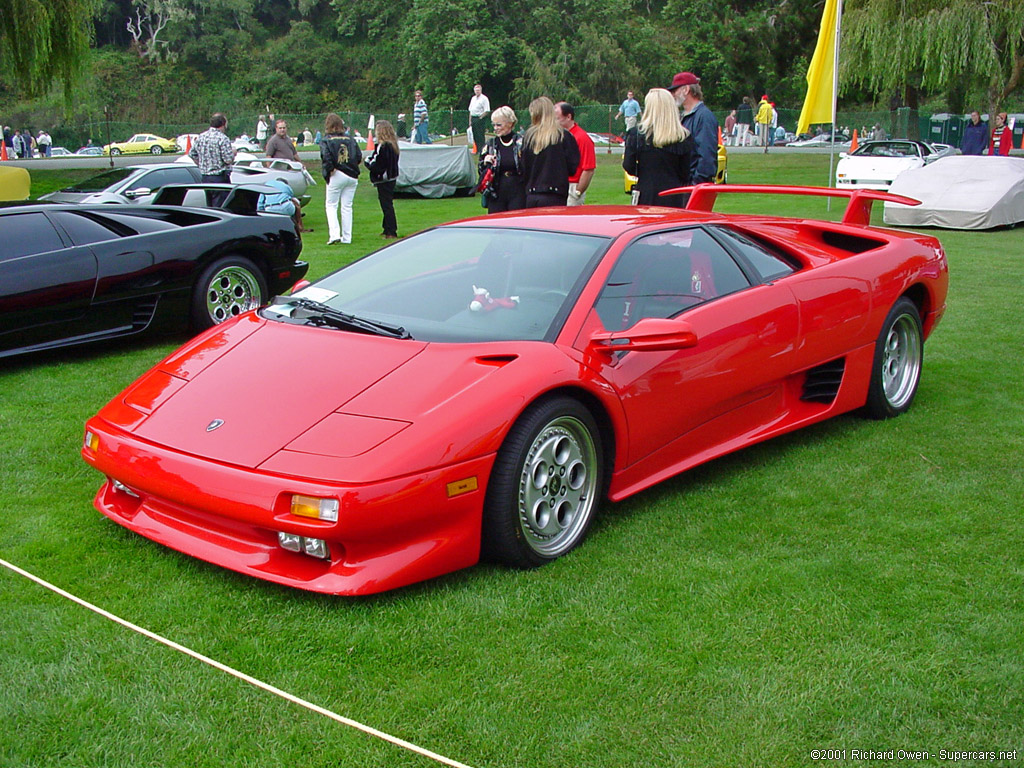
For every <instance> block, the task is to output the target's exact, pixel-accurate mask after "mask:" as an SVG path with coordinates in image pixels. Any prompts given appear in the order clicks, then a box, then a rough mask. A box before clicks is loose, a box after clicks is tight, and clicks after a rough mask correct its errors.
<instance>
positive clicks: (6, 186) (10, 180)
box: [0, 165, 32, 202]
mask: <svg viewBox="0 0 1024 768" xmlns="http://www.w3.org/2000/svg"><path fill="white" fill-rule="evenodd" d="M31 188H32V179H31V178H30V177H29V175H28V171H26V170H25V169H24V168H18V167H17V166H13V165H12V166H0V201H4V202H7V201H9V200H28V191H29V189H31Z"/></svg>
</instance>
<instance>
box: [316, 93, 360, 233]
mask: <svg viewBox="0 0 1024 768" xmlns="http://www.w3.org/2000/svg"><path fill="white" fill-rule="evenodd" d="M324 128H325V129H326V132H327V135H326V136H324V137H323V139H321V141H320V163H321V165H322V168H321V175H322V176H323V177H324V181H326V182H327V231H328V235H327V244H328V245H336V244H338V243H351V242H352V200H353V198H355V196H356V187H357V186H359V163H360V162H362V159H363V155H362V152H361V151H360V149H359V145H358V144H356V143H355V141H354V140H353V139H352V138H351V137H350V136H347V135H346V132H345V123H344V121H343V120H342V119H341V118H340V117H339V116H338V115H337V114H336V113H334V112H332V113H331V114H329V115H328V116H327V120H326V121H325V125H324ZM339 203H340V204H341V222H340V223H339V222H338V204H339Z"/></svg>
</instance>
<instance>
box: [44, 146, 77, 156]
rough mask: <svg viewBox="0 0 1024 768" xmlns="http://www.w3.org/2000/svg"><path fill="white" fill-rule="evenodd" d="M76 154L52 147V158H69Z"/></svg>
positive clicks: (68, 150)
mask: <svg viewBox="0 0 1024 768" xmlns="http://www.w3.org/2000/svg"><path fill="white" fill-rule="evenodd" d="M74 154H75V153H74V152H72V151H71V150H70V149H68V148H66V147H50V157H69V156H72V155H74Z"/></svg>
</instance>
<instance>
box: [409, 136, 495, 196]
mask: <svg viewBox="0 0 1024 768" xmlns="http://www.w3.org/2000/svg"><path fill="white" fill-rule="evenodd" d="M398 146H399V149H400V150H401V154H400V155H399V158H398V182H397V183H396V184H395V192H397V193H400V194H401V193H405V194H416V195H420V196H421V197H450V196H452V195H454V194H455V193H456V191H457V190H459V189H462V190H465V189H466V188H467V187H475V186H476V182H477V179H476V163H475V158H476V156H475V155H472V154H470V153H469V150H468V149H467V148H466V147H465V146H454V147H452V146H448V145H447V144H410V143H408V142H405V141H401V142H399V144H398Z"/></svg>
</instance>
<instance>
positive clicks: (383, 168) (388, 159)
mask: <svg viewBox="0 0 1024 768" xmlns="http://www.w3.org/2000/svg"><path fill="white" fill-rule="evenodd" d="M376 133H377V141H378V142H379V143H378V145H377V151H376V152H374V153H373V154H372V155H370V156H369V157H368V158H366V161H365V162H366V167H367V169H368V170H369V171H370V182H371V183H372V184H373V186H375V187H376V188H377V201H378V202H379V203H380V210H381V213H382V214H384V220H383V222H382V223H381V228H382V231H381V233H380V236H381V237H383V238H384V239H385V240H394V239H395V238H396V237H398V220H397V219H396V218H395V181H396V179H398V154H399V151H400V150H399V149H398V134H396V133H395V129H394V127H393V126H392V125H391V122H390V121H388V120H378V121H377V130H376Z"/></svg>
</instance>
